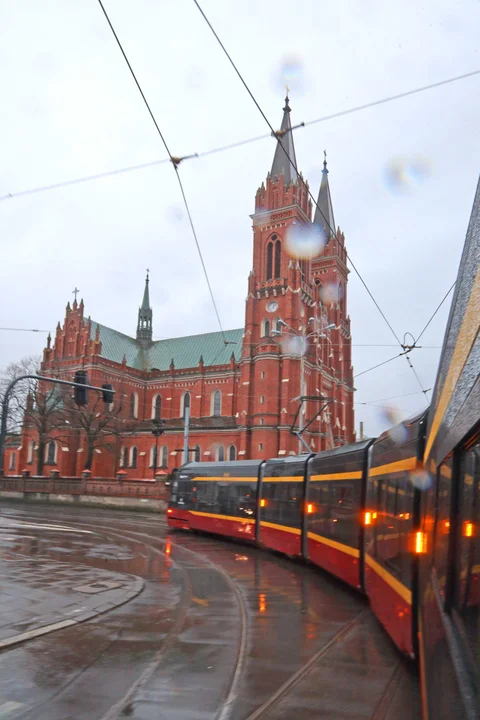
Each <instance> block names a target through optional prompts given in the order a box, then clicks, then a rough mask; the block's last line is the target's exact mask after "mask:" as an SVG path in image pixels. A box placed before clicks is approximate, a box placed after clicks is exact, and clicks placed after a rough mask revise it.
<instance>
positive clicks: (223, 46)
mask: <svg viewBox="0 0 480 720" xmlns="http://www.w3.org/2000/svg"><path fill="white" fill-rule="evenodd" d="M99 2H100V0H99ZM193 2H194V3H195V5H196V7H197V9H198V10H199V12H200V14H201V15H202V17H203V19H204V20H205V22H206V23H207V25H208V27H209V28H210V30H211V31H212V33H213V35H214V37H215V39H216V40H217V42H218V44H219V45H220V47H221V48H222V50H223V52H224V53H225V55H226V57H227V58H228V61H229V62H230V64H231V65H232V67H233V69H234V71H235V72H236V74H237V75H238V77H239V79H240V82H241V83H242V85H243V86H244V88H245V90H246V91H247V93H248V94H249V95H250V97H251V99H252V101H253V103H254V104H255V106H256V107H257V109H258V111H259V112H260V114H261V116H262V117H263V119H264V120H265V122H266V123H267V125H268V127H269V128H270V130H271V132H272V133H273V134H275V130H274V128H273V126H272V125H271V123H270V121H269V120H268V118H267V116H266V115H265V113H264V112H263V110H262V108H261V107H260V105H259V103H258V101H257V99H256V98H255V96H254V94H253V93H252V91H251V90H250V88H249V86H248V85H247V83H246V82H245V80H244V78H243V76H242V74H241V72H240V71H239V69H238V68H237V66H236V64H235V63H234V61H233V60H232V58H231V56H230V54H229V52H228V50H227V49H226V47H225V45H224V44H223V43H222V41H221V40H220V38H219V36H218V35H217V33H216V31H215V29H214V28H213V26H212V24H211V22H210V20H209V19H208V18H207V16H206V15H205V13H204V12H203V10H202V8H201V6H200V4H199V2H198V0H193ZM277 142H278V145H279V147H280V148H281V149H282V150H283V153H284V154H285V157H286V158H287V160H288V162H289V163H290V165H291V166H292V167H293V169H294V170H295V172H296V173H297V176H299V172H298V168H297V166H296V163H295V162H294V161H293V160H292V158H291V157H290V155H289V154H288V152H287V150H286V149H285V147H284V146H283V144H282V142H281V141H280V140H277ZM305 188H306V190H307V193H308V195H309V197H310V199H311V200H312V202H313V203H314V205H315V207H316V208H317V209H318V211H319V213H320V215H321V216H322V218H323V220H324V221H325V224H326V227H327V228H328V229H329V230H330V232H331V233H332V234H333V235H334V236H336V230H335V228H332V226H331V225H330V222H329V221H328V219H327V218H326V217H325V215H324V213H323V212H322V210H321V208H320V206H319V205H318V202H317V201H316V199H315V197H314V196H313V195H312V192H311V190H310V188H308V186H307V185H305ZM345 254H346V256H347V258H348V260H349V261H350V264H351V266H352V267H353V269H354V271H355V273H356V275H357V276H358V278H359V279H360V281H361V283H362V285H363V286H364V287H365V289H366V291H367V293H368V295H369V296H370V298H371V299H372V301H373V303H374V304H375V306H376V308H377V310H378V311H379V312H380V314H381V316H382V317H383V319H384V320H385V322H386V324H387V325H388V327H389V328H390V330H391V332H392V334H393V336H394V337H395V339H396V340H397V342H398V344H399V345H400V346H401V345H402V343H401V342H400V338H399V337H398V335H397V333H396V332H395V330H394V329H393V327H392V326H391V324H390V322H389V321H388V319H387V317H386V315H385V313H384V312H383V310H382V309H381V307H380V305H379V304H378V302H377V301H376V300H375V298H374V297H373V294H372V292H371V291H370V289H369V287H368V286H367V284H366V282H365V280H364V279H363V277H362V276H361V275H360V272H359V271H358V269H357V267H356V265H355V264H354V263H353V261H352V258H351V257H350V255H349V254H348V253H347V252H346V250H345Z"/></svg>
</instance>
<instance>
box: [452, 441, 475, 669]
mask: <svg viewBox="0 0 480 720" xmlns="http://www.w3.org/2000/svg"><path fill="white" fill-rule="evenodd" d="M459 482H460V513H459V519H458V526H457V531H458V545H457V547H458V555H457V563H456V588H455V606H456V609H457V611H458V613H459V614H460V616H461V618H462V620H463V625H464V630H465V635H466V637H467V641H468V643H469V645H470V647H471V650H472V653H473V656H474V657H475V660H476V661H477V663H478V648H479V646H480V536H479V523H480V440H477V442H476V443H475V445H473V447H471V448H469V449H468V450H466V451H465V452H464V453H463V455H462V456H461V461H460V477H459ZM478 669H480V668H479V667H477V670H478Z"/></svg>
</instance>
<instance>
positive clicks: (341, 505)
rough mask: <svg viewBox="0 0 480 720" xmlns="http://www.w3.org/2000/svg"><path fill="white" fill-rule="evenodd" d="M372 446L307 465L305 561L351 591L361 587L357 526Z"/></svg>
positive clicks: (325, 455) (357, 447)
mask: <svg viewBox="0 0 480 720" xmlns="http://www.w3.org/2000/svg"><path fill="white" fill-rule="evenodd" d="M371 442H372V441H371V440H367V441H363V442H360V443H356V444H354V445H348V446H345V447H342V448H337V449H336V450H332V451H328V452H324V453H321V454H319V455H316V456H315V457H313V458H312V459H311V460H310V462H309V464H308V477H307V496H306V500H305V511H306V516H305V531H304V532H305V541H304V548H305V549H304V555H305V557H306V558H308V559H309V560H310V561H311V562H312V563H314V564H315V565H318V566H319V567H321V568H324V569H325V570H328V572H331V573H332V574H333V575H336V576H337V577H339V578H340V579H341V580H343V581H344V582H346V583H348V584H349V585H351V586H352V587H354V588H362V587H363V577H362V574H363V573H362V568H363V565H362V561H361V551H362V546H363V523H362V520H363V514H364V502H365V482H366V464H367V457H368V448H369V446H370V444H371Z"/></svg>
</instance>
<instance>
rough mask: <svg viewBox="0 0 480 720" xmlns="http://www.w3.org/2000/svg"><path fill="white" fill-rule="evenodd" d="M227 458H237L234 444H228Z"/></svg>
mask: <svg viewBox="0 0 480 720" xmlns="http://www.w3.org/2000/svg"><path fill="white" fill-rule="evenodd" d="M228 459H229V460H236V459H237V448H236V447H235V445H230V449H229V451H228Z"/></svg>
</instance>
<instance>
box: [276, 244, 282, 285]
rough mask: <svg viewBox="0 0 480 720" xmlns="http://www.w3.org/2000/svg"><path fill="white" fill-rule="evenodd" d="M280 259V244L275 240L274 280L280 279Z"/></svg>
mask: <svg viewBox="0 0 480 720" xmlns="http://www.w3.org/2000/svg"><path fill="white" fill-rule="evenodd" d="M281 257H282V243H281V242H280V240H277V242H276V243H275V275H274V277H275V278H279V277H280V260H281Z"/></svg>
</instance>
